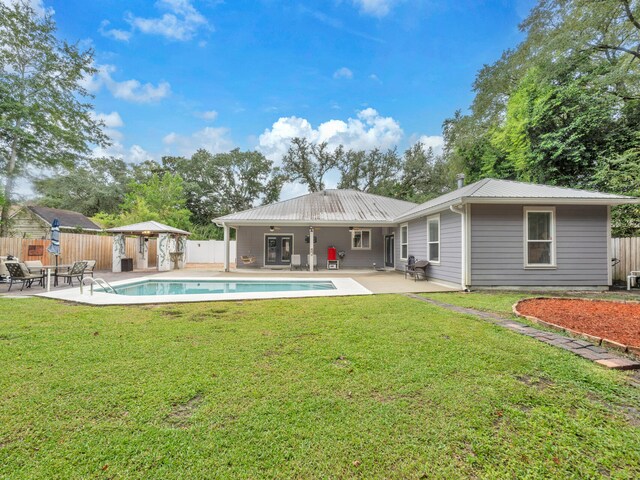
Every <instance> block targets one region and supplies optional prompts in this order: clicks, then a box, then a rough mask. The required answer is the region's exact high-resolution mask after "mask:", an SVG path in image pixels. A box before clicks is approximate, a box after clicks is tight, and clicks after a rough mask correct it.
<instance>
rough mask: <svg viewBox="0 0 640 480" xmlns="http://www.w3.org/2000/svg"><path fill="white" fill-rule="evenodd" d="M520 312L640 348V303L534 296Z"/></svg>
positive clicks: (525, 303) (521, 303) (521, 307)
mask: <svg viewBox="0 0 640 480" xmlns="http://www.w3.org/2000/svg"><path fill="white" fill-rule="evenodd" d="M517 309H518V312H519V313H521V314H523V315H527V316H531V317H536V318H539V319H540V320H542V321H545V322H548V323H552V324H555V325H558V326H560V327H564V328H567V329H570V330H573V331H575V332H582V333H586V334H588V335H592V336H595V337H600V338H606V339H609V340H613V341H615V342H618V343H621V344H624V345H629V346H634V347H640V303H631V302H629V303H625V302H615V301H607V300H582V299H574V298H567V299H563V298H533V299H529V300H523V301H521V302H519V303H518V306H517Z"/></svg>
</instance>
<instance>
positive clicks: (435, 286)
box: [0, 265, 456, 298]
mask: <svg viewBox="0 0 640 480" xmlns="http://www.w3.org/2000/svg"><path fill="white" fill-rule="evenodd" d="M95 278H103V279H105V280H106V281H107V282H109V283H121V282H123V281H128V282H130V281H134V280H140V279H142V278H149V279H154V278H189V279H194V278H215V279H217V280H224V279H227V278H228V279H231V278H235V279H240V278H242V279H249V278H264V279H274V280H275V279H280V280H282V279H285V278H290V279H295V280H308V279H319V280H328V279H353V280H355V282H357V283H359V284H360V285H361V286H362V287H364V288H365V289H366V290H368V291H369V292H370V293H373V294H380V293H429V292H450V291H456V289H455V288H452V287H450V286H446V285H442V284H439V283H435V282H432V281H424V280H422V281H417V282H416V281H414V280H413V279H412V278H407V279H405V278H404V274H402V273H400V272H396V271H392V270H389V271H375V270H338V271H335V270H330V271H327V270H321V271H319V272H313V273H311V272H307V271H289V270H265V269H239V270H235V269H234V270H232V271H231V272H223V271H222V269H221V268H219V267H218V266H217V265H216V266H203V265H197V266H193V267H188V268H186V269H184V270H172V271H170V272H162V273H158V272H157V271H156V270H151V269H150V270H145V271H138V270H136V271H133V272H121V273H112V272H109V271H97V272H95ZM74 284H75V285H76V286H75V287H73V289H74V290H78V287H77V282H74ZM8 288H9V285H8V284H7V283H3V284H0V298H2V297H5V298H6V297H31V296H36V295H40V294H44V293H46V290H45V289H43V288H42V287H40V286H37V285H34V286H32V287H31V288H25V289H24V290H23V291H20V285H19V284H16V285H14V286H13V288H12V289H11V291H10V292H8V291H7V290H8ZM71 288H72V287H69V286H68V285H60V286H58V287H51V292H50V293H52V294H53V293H62V292H65V291H68V290H70V289H71ZM87 288H88V286H87ZM66 296H68V294H65V295H60V296H59V295H55V297H66Z"/></svg>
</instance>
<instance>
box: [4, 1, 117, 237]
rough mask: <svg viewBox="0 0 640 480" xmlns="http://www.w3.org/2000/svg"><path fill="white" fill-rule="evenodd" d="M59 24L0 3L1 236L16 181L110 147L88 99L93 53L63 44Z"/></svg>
mask: <svg viewBox="0 0 640 480" xmlns="http://www.w3.org/2000/svg"><path fill="white" fill-rule="evenodd" d="M55 29H56V28H55V24H54V22H53V20H52V18H51V17H50V16H49V15H48V14H45V15H44V17H38V16H37V15H36V13H35V11H34V10H33V9H32V8H31V7H30V6H29V5H28V4H27V3H23V2H19V3H13V4H11V5H9V6H8V5H5V4H4V3H0V44H1V45H2V47H1V48H0V94H1V96H0V168H1V169H2V176H3V181H4V197H5V204H4V205H3V206H2V213H1V215H0V236H4V235H6V233H7V230H6V229H7V219H8V217H9V206H10V204H11V201H12V198H13V190H14V185H15V181H16V179H17V178H19V177H25V176H27V175H28V174H29V173H32V172H33V171H34V169H39V168H47V167H56V166H66V167H71V166H72V165H74V164H75V163H76V162H77V160H78V159H80V158H81V157H82V156H83V155H85V154H87V153H88V151H89V144H90V143H94V144H101V145H106V144H107V138H106V136H105V135H104V134H103V132H102V130H101V123H100V122H98V121H96V120H95V119H94V118H92V116H91V111H92V106H91V105H90V104H89V103H86V102H85V101H84V100H83V98H86V97H88V92H87V91H86V90H85V89H84V88H83V87H82V85H81V80H82V79H83V77H84V76H85V75H92V74H93V73H95V69H94V68H93V67H92V61H93V59H92V52H91V51H85V52H82V51H80V50H79V49H78V47H77V45H69V44H67V43H66V42H61V41H59V40H58V39H56V37H55V36H54V33H55Z"/></svg>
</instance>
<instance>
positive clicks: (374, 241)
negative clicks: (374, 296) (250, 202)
mask: <svg viewBox="0 0 640 480" xmlns="http://www.w3.org/2000/svg"><path fill="white" fill-rule="evenodd" d="M278 228H279V230H276V231H275V232H269V227H251V226H247V227H245V226H242V227H238V228H237V231H236V241H237V244H236V252H237V258H236V259H235V262H236V265H237V268H252V267H253V268H255V267H263V266H264V242H265V238H264V237H265V234H269V233H273V234H275V235H288V234H290V235H293V252H292V253H293V254H300V256H301V260H302V264H303V265H306V263H307V255H308V254H309V244H308V243H306V242H305V241H304V239H305V236H307V235H309V228H308V227H287V226H279V227H278ZM362 228H367V227H364V226H363V227H362ZM386 231H387V229H386V228H380V227H372V228H371V250H351V232H350V231H349V228H348V227H316V228H315V231H314V235H315V236H316V237H317V239H318V241H317V242H316V243H315V245H314V252H315V254H316V255H317V258H318V268H320V269H325V268H327V248H328V247H329V246H331V245H333V246H335V247H336V248H337V249H338V251H340V250H344V251H345V252H346V256H345V258H344V259H343V260H342V261H341V262H340V268H373V263H374V262H375V264H376V265H377V266H379V267H382V266H384V232H386ZM242 255H255V257H256V263H255V264H253V265H243V264H242V262H241V261H240V256H242ZM231 260H232V261H234V259H233V257H232V258H231ZM273 268H277V267H273ZM280 268H282V267H280ZM285 268H286V267H285Z"/></svg>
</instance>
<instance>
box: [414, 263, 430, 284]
mask: <svg viewBox="0 0 640 480" xmlns="http://www.w3.org/2000/svg"><path fill="white" fill-rule="evenodd" d="M428 266H429V261H427V260H420V261H418V262H416V263H414V264H413V280H414V281H418V280H420V277H422V279H424V280H426V279H427V267H428Z"/></svg>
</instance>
